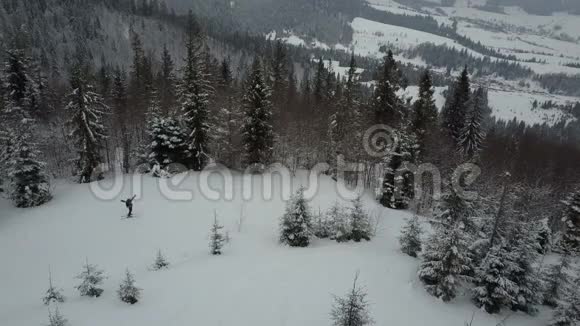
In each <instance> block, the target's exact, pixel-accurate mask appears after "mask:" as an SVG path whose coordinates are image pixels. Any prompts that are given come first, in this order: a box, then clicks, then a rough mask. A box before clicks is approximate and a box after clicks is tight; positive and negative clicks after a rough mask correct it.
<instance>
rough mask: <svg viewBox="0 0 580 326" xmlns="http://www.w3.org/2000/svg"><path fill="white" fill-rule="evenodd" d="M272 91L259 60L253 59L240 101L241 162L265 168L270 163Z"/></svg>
mask: <svg viewBox="0 0 580 326" xmlns="http://www.w3.org/2000/svg"><path fill="white" fill-rule="evenodd" d="M270 98H271V91H270V88H269V87H268V85H267V84H266V82H265V80H264V76H263V72H262V66H261V64H260V61H259V59H256V60H254V63H253V65H252V70H251V72H250V76H249V78H248V81H247V84H246V92H245V94H244V97H243V100H242V103H243V107H244V116H245V117H244V119H243V125H242V140H243V145H244V163H245V165H246V166H252V165H258V166H261V168H264V167H265V166H267V165H268V164H270V162H272V155H273V147H274V131H273V128H272V103H271V102H270Z"/></svg>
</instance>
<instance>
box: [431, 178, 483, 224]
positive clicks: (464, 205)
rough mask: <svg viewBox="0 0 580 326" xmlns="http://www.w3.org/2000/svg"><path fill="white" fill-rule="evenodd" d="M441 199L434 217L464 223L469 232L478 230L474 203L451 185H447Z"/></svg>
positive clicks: (445, 221) (442, 221)
mask: <svg viewBox="0 0 580 326" xmlns="http://www.w3.org/2000/svg"><path fill="white" fill-rule="evenodd" d="M446 188H447V189H446V191H445V192H444V193H443V194H442V195H441V198H440V200H439V201H438V202H437V205H436V206H435V209H434V218H435V220H437V221H440V222H441V223H451V224H453V223H457V222H460V223H462V224H463V225H464V227H465V230H466V231H467V232H468V233H469V234H474V233H475V232H476V228H477V226H476V224H475V222H474V221H473V219H472V218H473V216H472V214H473V212H474V207H473V203H472V202H471V201H469V200H467V199H465V198H463V197H461V196H460V194H458V193H457V192H456V191H455V190H454V189H453V187H452V186H451V185H448V186H447V187H446Z"/></svg>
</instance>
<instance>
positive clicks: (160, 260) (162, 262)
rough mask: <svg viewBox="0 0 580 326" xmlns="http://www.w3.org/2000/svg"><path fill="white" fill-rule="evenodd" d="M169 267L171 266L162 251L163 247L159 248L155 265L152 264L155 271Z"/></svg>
mask: <svg viewBox="0 0 580 326" xmlns="http://www.w3.org/2000/svg"><path fill="white" fill-rule="evenodd" d="M168 267H169V262H168V261H167V259H166V258H165V256H163V254H162V253H161V249H160V250H158V251H157V256H156V257H155V262H154V263H153V266H151V268H152V269H153V270H154V271H158V270H161V269H166V268H168Z"/></svg>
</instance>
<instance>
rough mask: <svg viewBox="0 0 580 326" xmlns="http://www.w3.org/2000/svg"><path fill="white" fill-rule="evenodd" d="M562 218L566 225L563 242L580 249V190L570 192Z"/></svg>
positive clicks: (576, 249) (575, 249) (567, 245)
mask: <svg viewBox="0 0 580 326" xmlns="http://www.w3.org/2000/svg"><path fill="white" fill-rule="evenodd" d="M564 204H565V205H566V208H565V211H564V216H563V218H562V220H563V221H564V225H565V227H566V229H565V231H564V236H563V238H562V244H563V245H564V246H566V248H568V249H570V250H573V251H580V190H577V191H576V192H574V193H572V194H570V196H569V197H568V199H567V200H565V201H564Z"/></svg>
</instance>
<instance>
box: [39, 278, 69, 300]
mask: <svg viewBox="0 0 580 326" xmlns="http://www.w3.org/2000/svg"><path fill="white" fill-rule="evenodd" d="M61 291H62V290H60V289H57V288H55V287H54V286H53V285H52V275H51V273H50V271H49V273H48V290H46V295H45V296H44V298H42V302H44V304H45V305H49V304H50V303H51V302H61V303H62V302H64V300H65V297H64V295H62V294H61Z"/></svg>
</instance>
